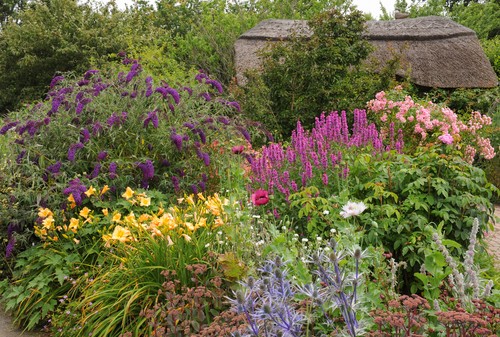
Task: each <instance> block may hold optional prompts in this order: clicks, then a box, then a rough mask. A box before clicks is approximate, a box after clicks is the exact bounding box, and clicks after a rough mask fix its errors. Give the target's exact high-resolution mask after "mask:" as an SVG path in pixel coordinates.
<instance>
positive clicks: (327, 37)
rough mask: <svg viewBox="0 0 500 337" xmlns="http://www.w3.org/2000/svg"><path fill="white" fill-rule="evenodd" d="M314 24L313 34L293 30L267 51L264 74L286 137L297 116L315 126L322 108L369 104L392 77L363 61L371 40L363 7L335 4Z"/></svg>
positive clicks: (304, 123)
mask: <svg viewBox="0 0 500 337" xmlns="http://www.w3.org/2000/svg"><path fill="white" fill-rule="evenodd" d="M309 25H310V27H311V29H312V31H313V35H312V36H311V38H310V39H308V38H305V37H303V36H294V37H292V38H291V40H290V41H287V42H284V43H278V44H276V45H275V46H273V47H272V49H271V50H270V51H268V52H267V53H265V54H264V57H265V58H264V71H263V75H262V76H263V80H264V83H265V84H266V85H267V87H268V88H269V94H270V99H271V102H272V110H273V111H274V113H275V115H276V118H277V120H278V124H279V126H280V127H281V129H280V133H281V134H282V135H283V136H285V137H289V136H290V133H291V131H292V130H293V129H294V128H295V125H296V123H297V120H300V121H301V123H302V124H303V125H304V126H306V127H310V126H312V124H313V123H314V119H315V117H316V116H317V115H318V114H320V113H321V112H322V111H332V110H337V109H338V110H340V109H346V110H348V109H353V108H354V107H359V106H362V105H364V103H365V102H366V101H367V100H368V97H369V96H371V95H373V94H374V93H375V92H376V91H377V89H382V88H385V86H386V85H387V84H388V83H387V79H388V77H389V78H390V75H389V76H388V75H387V74H383V75H381V76H378V75H375V74H374V73H373V71H370V70H368V69H366V68H363V67H362V62H363V60H365V59H366V58H367V57H368V55H369V52H370V50H371V46H370V44H369V43H368V41H367V40H366V39H365V38H363V36H362V34H363V30H364V18H363V16H362V14H361V12H359V11H357V10H353V9H351V10H350V11H348V12H347V13H346V14H342V13H341V12H339V11H337V10H332V11H329V12H325V13H323V14H320V15H318V16H317V17H316V18H314V19H313V20H311V21H310V22H309Z"/></svg>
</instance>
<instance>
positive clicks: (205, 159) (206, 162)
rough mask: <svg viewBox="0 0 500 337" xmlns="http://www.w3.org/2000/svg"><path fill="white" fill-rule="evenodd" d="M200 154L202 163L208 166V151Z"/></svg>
mask: <svg viewBox="0 0 500 337" xmlns="http://www.w3.org/2000/svg"><path fill="white" fill-rule="evenodd" d="M201 156H202V159H203V163H205V166H209V165H210V156H209V155H208V153H202V154H201Z"/></svg>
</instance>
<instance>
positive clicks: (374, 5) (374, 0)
mask: <svg viewBox="0 0 500 337" xmlns="http://www.w3.org/2000/svg"><path fill="white" fill-rule="evenodd" d="M103 1H106V0H103ZM150 1H151V2H155V1H154V0H150ZM132 2H133V0H116V3H117V4H118V7H119V8H124V7H125V5H126V4H131V3H132ZM380 2H381V3H382V4H383V5H384V7H385V8H386V9H387V12H388V13H389V14H391V13H392V12H394V3H395V0H353V3H354V4H355V5H356V6H357V7H358V9H359V10H361V11H363V12H365V13H371V14H372V16H373V17H374V18H375V19H378V18H379V16H380V14H381V13H382V12H381V11H380Z"/></svg>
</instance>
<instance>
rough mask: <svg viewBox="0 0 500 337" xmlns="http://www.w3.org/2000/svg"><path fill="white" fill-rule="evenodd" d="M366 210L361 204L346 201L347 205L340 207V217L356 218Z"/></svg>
mask: <svg viewBox="0 0 500 337" xmlns="http://www.w3.org/2000/svg"><path fill="white" fill-rule="evenodd" d="M365 209H366V205H365V204H364V203H363V202H354V201H348V202H347V204H345V205H344V207H342V211H341V212H340V215H341V216H342V217H343V218H344V219H347V218H350V217H351V216H358V215H360V214H361V213H363V211H364V210H365Z"/></svg>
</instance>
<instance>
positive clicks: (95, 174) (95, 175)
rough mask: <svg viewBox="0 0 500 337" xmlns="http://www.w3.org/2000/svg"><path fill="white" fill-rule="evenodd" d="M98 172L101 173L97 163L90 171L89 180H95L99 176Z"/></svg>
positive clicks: (99, 165)
mask: <svg viewBox="0 0 500 337" xmlns="http://www.w3.org/2000/svg"><path fill="white" fill-rule="evenodd" d="M99 172H101V164H99V163H97V164H95V166H94V169H93V170H92V173H91V174H90V177H89V178H90V179H95V178H97V176H99Z"/></svg>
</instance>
